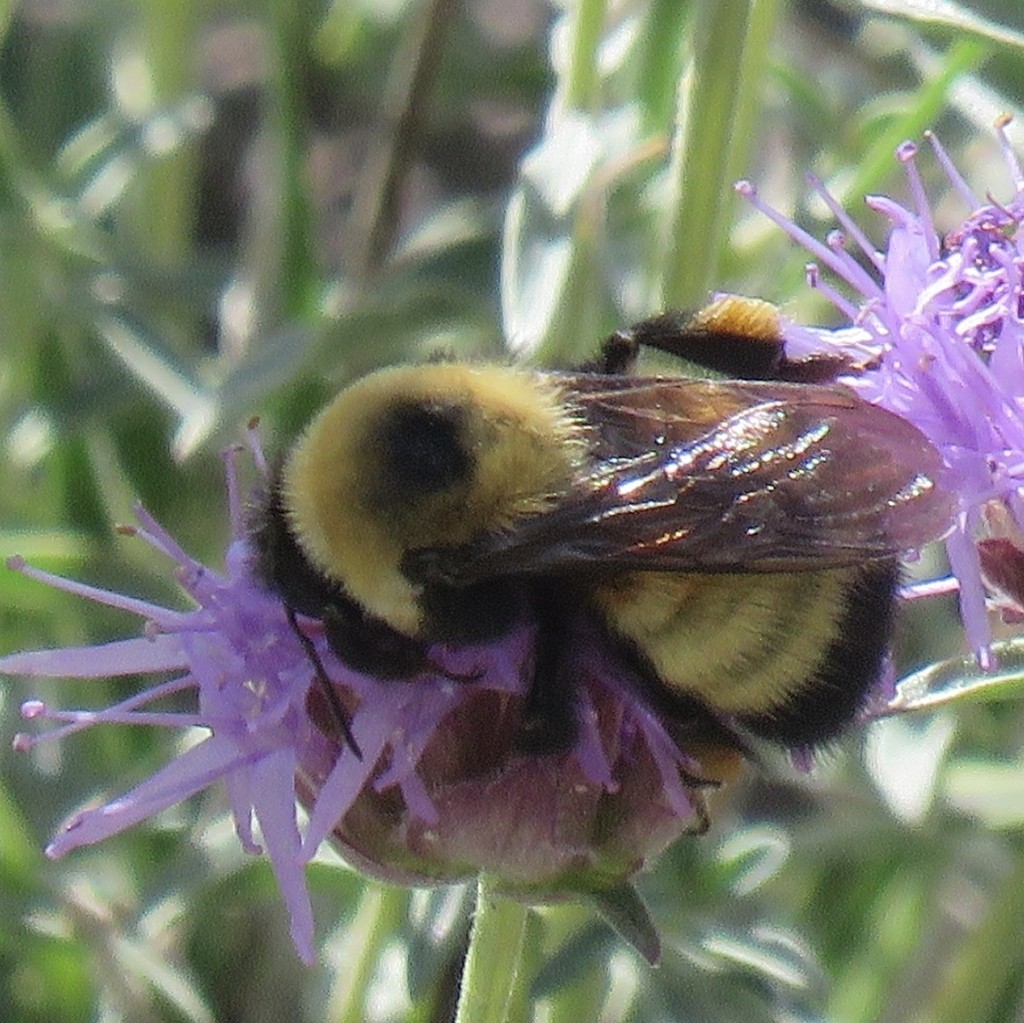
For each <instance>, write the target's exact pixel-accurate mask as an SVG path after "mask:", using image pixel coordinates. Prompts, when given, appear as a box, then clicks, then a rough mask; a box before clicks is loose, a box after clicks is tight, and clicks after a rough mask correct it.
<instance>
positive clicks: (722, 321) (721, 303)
mask: <svg viewBox="0 0 1024 1023" xmlns="http://www.w3.org/2000/svg"><path fill="white" fill-rule="evenodd" d="M687 327H688V328H689V329H690V330H700V331H705V332H707V333H708V334H732V335H737V336H739V337H743V338H745V339H746V340H747V341H772V342H775V341H778V339H779V334H780V327H779V310H778V309H777V308H776V307H775V306H774V305H772V304H771V302H764V301H762V300H761V299H757V298H742V297H741V296H739V295H719V297H718V298H716V299H715V300H714V301H713V302H711V303H710V304H708V305H706V306H704V308H703V309H701V310H700V311H699V312H697V313H695V314H694V316H693V318H692V319H691V320H690V322H689V324H687Z"/></svg>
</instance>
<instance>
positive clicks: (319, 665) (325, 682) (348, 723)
mask: <svg viewBox="0 0 1024 1023" xmlns="http://www.w3.org/2000/svg"><path fill="white" fill-rule="evenodd" d="M284 613H285V614H286V615H287V617H288V624H289V625H291V627H292V630H293V631H294V632H295V635H296V636H298V637H299V642H300V643H301V644H302V649H303V650H305V651H306V656H307V657H308V658H309V660H310V663H311V664H312V665H313V672H314V674H315V675H316V678H317V681H318V682H319V683H320V688H321V689H322V690H323V694H324V696H326V697H327V703H328V704H329V705H330V708H331V713H332V714H333V715H334V720H335V721H336V722H337V725H338V727H339V728H340V729H341V734H342V735H343V736H344V737H345V742H347V743H348V745H349V746H350V747H351V749H352V752H353V753H354V754H355V755H356V759H357V760H362V759H363V751H362V750H361V749H360V748H359V743H358V742H356V737H355V735H353V734H352V719H351V718H350V717H349V715H348V712H347V711H346V710H345V708H344V707H343V706H342V705H341V700H340V699H338V692H337V690H336V689H335V688H334V683H333V682H331V680H330V679H329V678H328V677H327V672H326V671H325V670H324V665H323V662H322V661H321V660H320V655H319V654H318V653H317V652H316V647H315V646H314V645H313V641H312V640H311V639H310V638H309V636H307V635H306V634H305V633H304V632H303V631H302V629H300V628H299V622H298V619H297V618H296V617H295V608H293V607H292V606H291V605H289V604H285V606H284Z"/></svg>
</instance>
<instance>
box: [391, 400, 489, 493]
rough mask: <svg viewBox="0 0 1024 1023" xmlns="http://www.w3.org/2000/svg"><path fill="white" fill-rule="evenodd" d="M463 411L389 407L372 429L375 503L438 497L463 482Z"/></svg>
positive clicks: (466, 474) (466, 456) (469, 468)
mask: <svg viewBox="0 0 1024 1023" xmlns="http://www.w3.org/2000/svg"><path fill="white" fill-rule="evenodd" d="M465 419H466V415H465V410H464V409H462V408H460V407H458V406H456V405H442V404H438V403H429V404H426V403H422V402H417V403H410V404H406V405H397V406H394V407H393V408H391V409H390V410H389V411H388V413H387V415H386V417H385V418H384V420H383V422H381V423H380V424H379V426H378V434H377V438H378V439H377V443H379V444H380V453H381V476H380V482H381V490H382V493H381V495H380V496H381V499H382V500H383V501H385V502H391V501H394V500H397V499H400V498H401V497H402V496H403V495H404V496H406V497H408V498H417V497H426V496H428V495H430V494H436V493H441V492H443V491H445V490H448V489H449V488H451V487H453V486H455V485H456V484H458V483H464V482H466V481H467V480H468V479H469V478H470V477H471V475H472V473H473V456H472V454H471V453H470V452H469V451H468V450H467V448H466V440H465Z"/></svg>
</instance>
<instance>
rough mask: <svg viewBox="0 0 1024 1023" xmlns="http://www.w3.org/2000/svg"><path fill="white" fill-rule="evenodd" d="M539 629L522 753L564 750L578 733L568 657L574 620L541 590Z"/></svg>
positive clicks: (520, 741)
mask: <svg viewBox="0 0 1024 1023" xmlns="http://www.w3.org/2000/svg"><path fill="white" fill-rule="evenodd" d="M534 605H535V613H536V617H537V623H538V630H537V639H536V643H535V648H534V664H533V679H532V680H531V682H530V688H529V690H528V691H527V694H526V702H525V704H524V705H523V717H522V723H521V725H520V732H519V735H518V736H517V737H516V746H517V747H518V749H520V750H521V751H522V752H523V753H531V754H537V755H541V754H545V753H561V752H564V751H565V750H567V749H568V748H569V747H570V746H572V744H573V742H574V741H575V739H576V736H577V735H578V733H579V721H578V719H577V717H576V704H577V692H576V686H577V683H576V680H575V678H574V677H573V672H572V665H571V664H570V663H569V660H568V657H567V644H566V637H567V636H568V635H569V629H570V628H571V623H570V622H569V621H568V616H567V615H566V613H565V610H564V608H563V605H562V603H561V602H560V601H558V600H557V599H555V598H554V597H553V596H552V595H549V594H545V593H541V594H539V595H538V596H537V597H536V599H535V602H534Z"/></svg>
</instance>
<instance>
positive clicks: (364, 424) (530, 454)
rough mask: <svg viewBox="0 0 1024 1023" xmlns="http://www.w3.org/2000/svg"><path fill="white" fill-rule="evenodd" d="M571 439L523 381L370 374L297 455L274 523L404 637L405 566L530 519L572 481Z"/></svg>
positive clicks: (546, 389)
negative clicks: (284, 522)
mask: <svg viewBox="0 0 1024 1023" xmlns="http://www.w3.org/2000/svg"><path fill="white" fill-rule="evenodd" d="M579 433H580V428H579V426H578V425H577V424H576V423H575V422H574V421H573V419H572V418H571V416H570V415H569V414H568V413H567V412H566V410H565V408H564V406H563V404H562V402H561V400H560V396H559V394H558V391H557V389H556V388H555V387H554V386H553V385H552V384H551V383H550V382H547V381H545V380H544V379H543V378H541V377H538V376H537V375H535V374H530V373H527V372H524V371H521V370H515V369H511V368H508V367H501V366H487V365H480V366H472V365H465V364H459V363H449V364H431V365H424V366H403V367H395V368H392V369H386V370H381V371H379V372H377V373H373V374H371V375H370V376H368V377H365V378H363V379H362V380H359V381H357V382H356V383H354V384H353V385H351V386H350V387H348V388H346V389H345V390H344V391H342V392H341V393H340V394H339V395H338V396H337V397H336V398H335V399H334V401H332V402H331V404H329V405H328V406H327V407H326V408H325V409H324V410H323V411H322V412H321V413H320V414H319V415H318V416H317V418H316V419H314V421H313V422H312V423H311V424H310V426H309V428H308V429H307V431H306V433H305V434H304V436H303V437H302V438H301V439H300V440H299V442H298V443H297V444H296V446H295V448H294V449H293V451H292V453H291V455H290V456H289V458H288V460H287V462H286V464H285V468H284V476H283V496H284V504H285V509H286V513H287V515H288V519H289V522H290V524H291V527H292V530H293V531H294V533H295V536H296V537H297V539H298V541H299V544H300V546H301V547H302V548H303V551H304V552H305V553H306V555H307V556H308V557H309V558H310V560H311V561H312V563H313V564H314V565H315V566H316V567H317V568H318V569H319V570H320V571H322V572H323V573H324V574H326V575H327V576H329V577H330V578H332V579H334V580H336V581H338V582H340V583H341V584H342V585H343V586H344V587H345V589H346V590H347V591H348V592H349V593H350V594H351V596H353V597H354V598H355V599H356V600H357V601H358V602H359V603H361V604H362V605H363V606H364V607H365V608H367V610H369V611H370V612H371V613H372V614H375V615H377V616H378V617H381V618H383V619H384V620H385V621H387V622H389V624H391V625H393V626H394V627H395V628H398V629H399V630H400V631H403V632H406V633H409V634H413V635H415V634H416V632H417V630H418V627H419V625H420V613H419V607H418V605H417V602H416V597H417V590H416V587H415V586H413V585H412V584H411V583H410V581H409V580H408V579H407V578H406V577H405V576H404V575H403V574H402V572H401V569H400V565H401V562H402V558H403V557H404V555H405V554H406V553H407V552H409V551H411V550H416V549H418V548H423V547H438V546H444V547H457V546H459V545H461V544H465V543H468V542H469V541H470V540H472V539H473V538H474V537H477V536H479V535H480V534H481V533H484V532H487V531H490V530H501V529H506V528H508V527H509V526H510V525H511V524H512V523H514V522H515V520H516V519H518V518H520V517H522V516H525V515H531V514H535V513H537V512H540V511H542V510H543V509H544V508H545V507H546V506H547V505H548V504H549V503H550V502H551V501H552V500H553V499H555V498H557V496H558V495H559V494H561V493H564V492H565V490H566V489H567V488H568V487H569V486H570V485H571V482H572V480H573V478H574V476H575V475H576V472H577V469H578V465H579V462H580V459H581V458H582V445H581V443H580V439H579Z"/></svg>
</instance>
